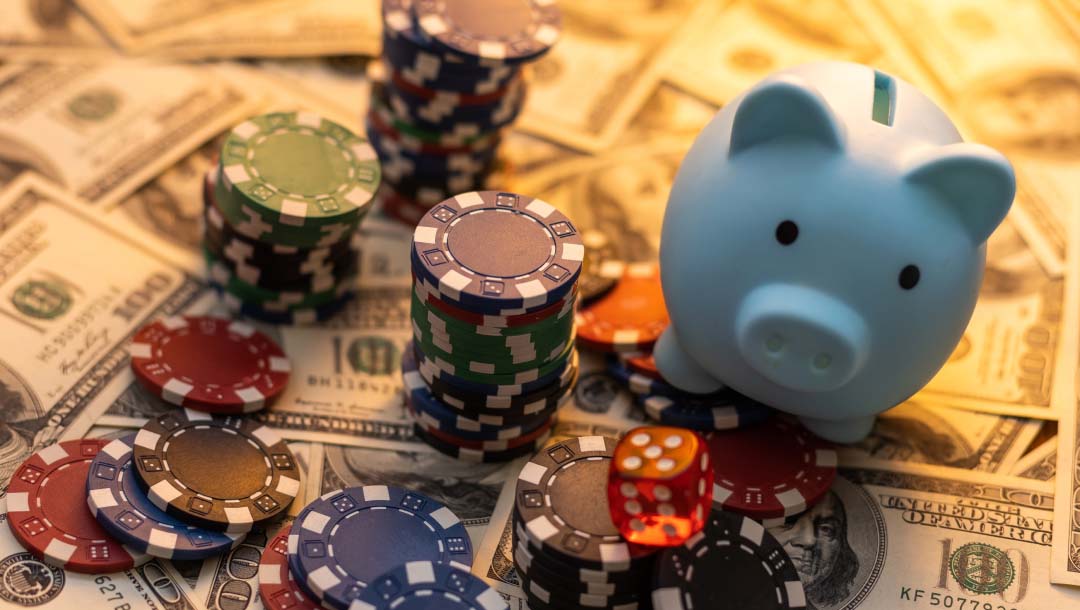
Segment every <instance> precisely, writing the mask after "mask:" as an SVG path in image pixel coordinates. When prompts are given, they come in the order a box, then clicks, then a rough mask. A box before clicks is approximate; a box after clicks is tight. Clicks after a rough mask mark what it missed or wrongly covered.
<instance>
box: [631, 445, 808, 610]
mask: <svg viewBox="0 0 1080 610" xmlns="http://www.w3.org/2000/svg"><path fill="white" fill-rule="evenodd" d="M744 463H746V462H744ZM652 605H653V608H654V609H655V610H701V609H704V608H743V609H745V610H784V609H788V608H804V607H806V594H805V592H804V591H803V586H802V583H801V582H800V581H799V574H798V572H796V570H795V566H794V564H792V562H791V559H789V558H788V555H787V553H786V552H785V551H784V548H783V547H782V546H780V543H779V542H777V541H776V539H775V538H773V536H772V535H771V534H770V533H769V532H768V531H766V530H765V528H764V527H763V526H762V525H761V524H760V523H758V522H756V521H754V520H752V519H750V518H747V517H743V516H740V515H736V514H734V513H728V512H723V511H718V510H714V511H713V512H712V514H711V516H710V518H709V519H708V521H707V522H706V525H705V529H704V530H702V531H701V532H700V533H698V534H696V535H694V536H693V537H691V538H690V539H689V540H687V541H686V543H685V544H683V545H681V546H677V547H671V548H668V549H666V550H664V551H663V553H661V554H660V557H659V559H658V560H657V565H656V573H655V576H654V579H653V592H652Z"/></svg>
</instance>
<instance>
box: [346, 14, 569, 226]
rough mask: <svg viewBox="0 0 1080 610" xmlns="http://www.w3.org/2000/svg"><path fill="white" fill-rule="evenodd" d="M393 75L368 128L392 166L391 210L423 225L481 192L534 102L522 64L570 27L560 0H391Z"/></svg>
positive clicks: (388, 22) (388, 74)
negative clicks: (430, 214)
mask: <svg viewBox="0 0 1080 610" xmlns="http://www.w3.org/2000/svg"><path fill="white" fill-rule="evenodd" d="M382 11H383V12H382V16H383V53H382V59H383V64H384V67H385V75H383V78H381V79H380V80H379V82H376V83H375V84H374V85H373V87H372V95H371V104H370V110H369V112H368V115H367V130H368V134H369V138H370V139H371V142H372V145H373V146H375V149H376V150H377V151H378V152H379V158H380V159H381V160H382V163H383V177H384V182H385V184H384V188H383V190H382V191H381V192H380V195H379V197H380V199H381V201H382V207H383V210H384V211H385V212H386V213H387V214H389V215H390V216H392V217H395V218H398V219H399V220H401V221H403V222H406V223H407V224H410V225H412V224H415V223H416V222H417V221H418V220H419V219H420V217H421V216H423V214H424V212H425V211H427V210H428V209H429V208H430V207H431V206H432V205H434V204H436V203H438V202H440V201H442V200H444V199H446V198H447V197H450V196H452V195H455V194H457V193H463V192H467V191H474V190H481V189H483V188H484V186H485V185H486V184H487V181H488V178H489V177H490V175H491V174H492V172H493V171H494V170H495V168H496V150H497V148H498V145H499V142H500V140H501V133H502V131H503V130H504V128H506V127H508V126H509V125H510V124H511V123H513V121H514V120H515V119H516V118H517V116H518V114H520V112H521V108H522V106H523V105H524V102H525V93H526V91H525V89H526V87H525V81H524V79H523V78H522V67H523V66H524V65H525V64H527V63H528V62H531V61H535V60H536V59H538V58H539V57H541V56H542V55H543V54H545V53H547V51H548V50H550V49H551V47H552V45H553V44H554V43H555V41H556V40H557V39H558V37H559V35H560V34H561V30H562V17H561V14H560V12H559V9H558V7H557V6H556V5H555V3H554V2H553V1H552V0H383V3H382Z"/></svg>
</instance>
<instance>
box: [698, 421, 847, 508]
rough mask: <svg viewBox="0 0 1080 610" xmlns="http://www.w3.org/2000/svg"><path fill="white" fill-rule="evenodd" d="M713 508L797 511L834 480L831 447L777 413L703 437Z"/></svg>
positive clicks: (834, 453) (834, 468) (834, 462)
mask: <svg viewBox="0 0 1080 610" xmlns="http://www.w3.org/2000/svg"><path fill="white" fill-rule="evenodd" d="M708 444H709V458H710V460H711V461H712V464H713V474H714V477H713V480H714V483H713V507H714V508H723V509H725V510H730V511H733V512H736V513H740V514H742V515H746V516H747V517H752V518H754V519H758V520H761V519H778V518H784V517H790V516H793V515H798V514H800V513H802V512H804V511H806V509H808V508H809V507H811V506H813V505H814V504H816V503H817V502H818V501H819V500H821V499H822V498H824V497H825V493H826V492H827V491H829V487H830V486H832V483H833V480H834V479H836V451H835V450H834V449H833V447H832V445H830V444H829V443H828V442H826V441H824V440H821V439H819V438H818V437H816V436H814V435H813V434H811V433H810V432H809V431H807V430H806V429H805V428H803V427H802V426H801V425H799V424H798V423H795V422H792V421H787V420H785V419H783V418H780V417H774V418H771V419H769V420H767V421H765V422H764V423H761V424H759V425H757V426H749V427H745V428H739V429H738V430H731V431H727V432H714V433H712V434H711V435H710V436H709V437H708Z"/></svg>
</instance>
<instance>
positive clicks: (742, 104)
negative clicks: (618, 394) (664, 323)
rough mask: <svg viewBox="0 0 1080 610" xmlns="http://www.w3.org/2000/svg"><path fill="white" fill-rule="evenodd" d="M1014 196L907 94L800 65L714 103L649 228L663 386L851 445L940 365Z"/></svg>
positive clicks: (880, 77) (880, 79) (994, 156)
mask: <svg viewBox="0 0 1080 610" xmlns="http://www.w3.org/2000/svg"><path fill="white" fill-rule="evenodd" d="M1015 191H1016V182H1015V176H1014V174H1013V170H1012V166H1011V165H1010V164H1009V162H1008V161H1007V160H1006V159H1005V157H1003V156H1002V155H1001V154H1000V153H998V152H997V151H995V150H993V149H990V148H987V147H985V146H980V145H977V144H968V143H964V142H963V140H962V138H961V137H960V134H959V132H958V131H957V130H956V127H954V126H953V124H952V122H951V121H950V120H949V117H948V116H946V115H945V113H944V112H943V111H942V110H941V109H940V108H938V107H937V106H936V105H935V104H934V103H933V102H932V101H930V99H929V98H927V97H926V96H925V95H923V94H922V93H921V92H920V91H919V90H917V89H916V88H915V87H914V86H912V85H911V84H909V83H906V82H904V81H902V80H899V79H897V78H894V77H891V76H889V75H887V74H884V73H882V72H878V71H875V70H874V69H872V68H869V67H866V66H862V65H858V64H851V63H841V62H822V63H813V64H807V65H803V66H799V67H796V68H792V69H790V70H783V71H780V72H776V73H774V74H773V75H771V76H769V77H768V78H766V79H765V80H763V81H762V82H760V83H759V84H757V85H756V86H755V87H753V88H752V89H751V90H749V91H747V92H746V93H744V94H742V95H741V96H739V97H738V98H736V99H734V100H732V101H731V103H730V104H728V105H727V106H725V107H724V108H723V109H722V111H721V112H720V113H719V114H717V116H716V117H715V118H714V119H713V120H712V121H711V122H710V123H709V125H708V126H707V127H706V128H705V129H704V130H703V131H702V133H701V134H700V135H699V136H698V138H697V140H696V141H695V142H694V145H693V147H692V148H691V149H690V152H689V153H688V154H687V156H686V158H685V159H684V161H683V163H682V166H681V167H680V168H679V172H678V175H677V177H676V179H675V184H674V186H673V187H672V191H671V197H670V201H669V203H668V207H667V211H666V214H665V216H664V227H663V233H662V236H661V242H660V266H661V276H662V282H663V289H664V298H665V300H666V301H667V307H668V311H669V313H670V316H671V325H670V326H669V327H668V329H667V331H666V332H665V333H664V334H663V336H662V337H661V338H660V340H659V341H658V342H657V345H656V351H655V354H654V355H655V357H656V364H657V366H658V368H659V369H660V372H661V373H662V374H663V375H664V377H665V379H667V380H668V381H669V382H671V383H672V384H673V385H675V386H677V387H679V388H681V389H683V390H687V391H691V392H710V391H714V390H716V389H718V388H719V387H721V386H723V385H727V386H730V387H731V388H733V389H735V390H736V391H738V392H741V393H742V394H745V395H747V396H750V397H751V398H754V399H756V400H758V401H761V402H763V403H766V404H768V405H771V406H773V407H775V408H777V409H780V410H782V411H786V412H789V413H792V414H794V415H796V416H798V417H799V418H800V419H801V420H802V422H803V423H804V424H805V425H806V426H807V427H808V428H809V429H810V430H812V431H813V432H815V433H816V434H818V435H819V436H821V437H823V438H826V439H829V440H833V441H837V442H853V441H856V440H859V439H861V438H863V437H864V436H866V435H867V434H868V433H869V432H870V429H871V427H872V426H873V423H874V417H875V416H876V415H877V414H878V413H880V412H881V411H884V410H886V409H888V408H889V407H892V406H894V405H896V404H897V403H900V402H902V401H903V400H905V399H907V398H908V397H909V396H911V395H912V394H914V393H915V392H916V391H918V390H919V389H920V388H921V387H922V386H923V385H925V384H926V382H927V381H929V380H930V378H931V377H932V376H933V375H934V374H935V373H936V372H937V371H938V369H940V368H941V366H942V365H943V364H944V363H945V361H946V359H947V358H948V357H949V354H950V353H951V352H952V350H953V349H954V348H955V347H956V344H957V342H958V341H959V340H960V338H961V336H962V334H963V332H964V328H965V327H966V326H967V323H968V321H969V319H970V318H971V313H972V310H973V309H974V307H975V300H976V297H977V296H978V292H979V285H980V283H981V282H982V273H983V267H984V264H985V262H986V239H987V237H988V236H989V235H990V233H991V232H993V230H994V229H995V228H996V227H997V225H998V224H999V223H1000V222H1001V221H1002V219H1003V218H1004V217H1005V215H1006V213H1007V212H1008V210H1009V206H1010V205H1011V203H1012V199H1013V195H1014V194H1015Z"/></svg>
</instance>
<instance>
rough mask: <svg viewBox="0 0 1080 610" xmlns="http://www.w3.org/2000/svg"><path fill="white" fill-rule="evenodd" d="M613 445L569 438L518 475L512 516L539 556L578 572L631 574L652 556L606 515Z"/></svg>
mask: <svg viewBox="0 0 1080 610" xmlns="http://www.w3.org/2000/svg"><path fill="white" fill-rule="evenodd" d="M616 443H617V441H615V440H614V439H610V438H607V437H603V436H583V437H579V438H573V439H569V440H566V441H563V442H561V443H557V444H555V445H552V446H550V447H546V448H544V450H542V451H541V452H540V453H538V454H537V455H535V456H534V457H533V459H532V460H531V461H530V462H529V463H527V464H526V465H525V466H524V468H522V470H521V473H520V474H519V475H518V481H517V492H516V495H515V498H514V511H515V512H516V517H517V518H520V521H521V523H522V526H523V530H524V532H525V534H526V539H527V540H528V542H529V543H530V544H532V545H533V546H534V547H535V548H537V549H540V550H541V551H542V552H543V553H544V554H547V555H550V556H552V557H556V558H558V559H559V560H561V561H563V562H568V563H571V564H573V565H576V566H580V567H582V568H588V569H593V570H603V571H606V572H622V571H633V570H635V569H636V568H639V567H640V566H641V565H642V564H643V563H647V562H648V561H649V559H650V558H651V557H652V553H653V551H652V550H651V549H646V548H644V547H640V546H637V545H632V544H630V543H628V542H626V541H625V540H623V538H622V537H621V536H620V535H619V531H618V529H616V527H615V525H614V524H613V523H612V521H611V515H610V513H609V512H608V506H607V495H606V491H605V490H606V486H607V480H608V471H609V469H610V465H611V458H612V455H613V454H614V451H615V445H616Z"/></svg>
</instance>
